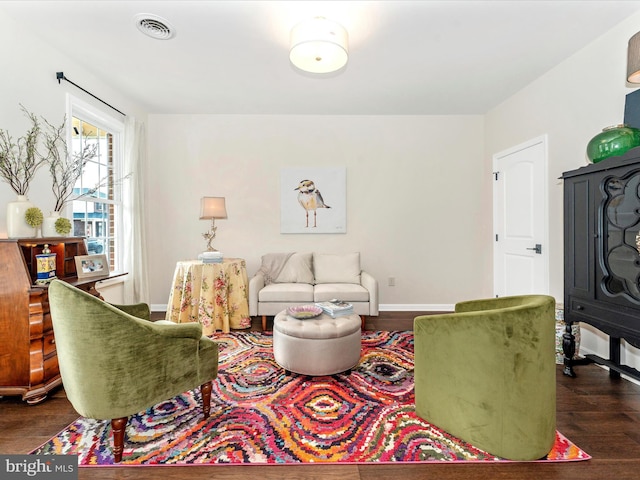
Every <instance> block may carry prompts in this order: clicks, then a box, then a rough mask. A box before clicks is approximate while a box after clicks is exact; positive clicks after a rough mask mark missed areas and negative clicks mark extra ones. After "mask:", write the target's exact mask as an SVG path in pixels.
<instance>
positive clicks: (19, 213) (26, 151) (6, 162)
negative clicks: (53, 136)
mask: <svg viewBox="0 0 640 480" xmlns="http://www.w3.org/2000/svg"><path fill="white" fill-rule="evenodd" d="M20 108H21V109H22V111H23V113H24V114H25V115H26V116H27V117H28V118H29V121H30V122H31V127H30V128H29V130H28V131H27V133H26V134H25V135H24V136H22V137H19V138H18V139H17V140H14V139H13V137H12V136H11V135H10V134H9V132H8V131H6V130H2V129H0V178H2V180H3V181H5V182H6V183H8V184H9V186H10V187H11V189H12V190H13V191H14V192H16V194H17V199H16V201H14V202H9V203H8V204H7V236H8V237H9V238H20V237H33V236H34V231H35V230H34V228H33V227H32V226H30V225H29V224H28V223H27V222H26V219H25V213H26V211H27V210H28V209H29V208H31V207H33V206H34V205H33V204H32V203H31V202H29V199H28V197H27V193H28V191H29V186H30V184H31V180H32V179H33V176H34V175H35V173H36V171H37V170H38V168H40V166H41V165H42V164H43V163H44V158H43V157H42V156H41V155H40V154H39V153H38V141H39V138H40V134H41V125H40V121H39V120H38V117H36V116H35V115H34V114H32V113H30V112H29V111H27V109H26V108H24V106H22V105H20Z"/></svg>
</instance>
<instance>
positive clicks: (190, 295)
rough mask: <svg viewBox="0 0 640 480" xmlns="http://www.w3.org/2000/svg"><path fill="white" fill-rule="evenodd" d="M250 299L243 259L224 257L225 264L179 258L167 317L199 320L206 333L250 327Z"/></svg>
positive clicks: (184, 320) (169, 318) (168, 318)
mask: <svg viewBox="0 0 640 480" xmlns="http://www.w3.org/2000/svg"><path fill="white" fill-rule="evenodd" d="M248 299H249V281H248V279H247V268H246V263H245V261H244V259H242V258H225V259H224V260H223V261H222V263H203V262H202V261H200V260H189V261H180V262H177V264H176V270H175V273H174V275H173V284H172V287H171V291H170V293H169V302H168V304H167V313H166V319H167V320H170V321H172V322H176V323H185V322H200V323H201V324H202V327H203V328H202V332H203V334H204V335H212V334H213V333H215V332H216V331H217V330H222V331H223V332H225V333H227V332H229V331H230V329H231V328H233V329H243V328H249V327H251V317H249V300H248Z"/></svg>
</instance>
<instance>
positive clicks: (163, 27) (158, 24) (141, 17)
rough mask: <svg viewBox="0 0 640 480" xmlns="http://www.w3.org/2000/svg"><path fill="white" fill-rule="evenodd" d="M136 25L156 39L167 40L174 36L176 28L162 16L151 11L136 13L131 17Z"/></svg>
mask: <svg viewBox="0 0 640 480" xmlns="http://www.w3.org/2000/svg"><path fill="white" fill-rule="evenodd" d="M133 19H134V20H135V22H136V27H137V28H138V30H140V31H141V32H142V33H144V34H145V35H147V36H149V37H151V38H155V39H156V40H169V39H170V38H173V37H175V36H176V30H175V28H173V26H172V25H171V24H170V23H169V22H168V21H167V20H165V19H164V18H162V17H159V16H158V15H154V14H152V13H138V14H137V15H135V16H134V17H133Z"/></svg>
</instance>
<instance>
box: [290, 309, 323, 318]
mask: <svg viewBox="0 0 640 480" xmlns="http://www.w3.org/2000/svg"><path fill="white" fill-rule="evenodd" d="M321 313H322V308H320V307H317V306H315V305H300V306H299V307H289V308H287V315H289V316H291V317H293V318H297V319H298V320H307V319H309V318H315V317H317V316H318V315H320V314H321Z"/></svg>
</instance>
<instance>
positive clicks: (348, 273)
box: [313, 252, 360, 283]
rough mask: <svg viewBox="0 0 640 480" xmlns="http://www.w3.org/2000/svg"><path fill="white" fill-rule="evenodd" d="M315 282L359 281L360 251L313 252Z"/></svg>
mask: <svg viewBox="0 0 640 480" xmlns="http://www.w3.org/2000/svg"><path fill="white" fill-rule="evenodd" d="M313 272H314V275H315V278H316V283H360V253H358V252H356V253H342V254H330V253H314V254H313Z"/></svg>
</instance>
